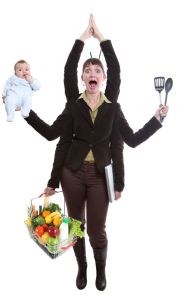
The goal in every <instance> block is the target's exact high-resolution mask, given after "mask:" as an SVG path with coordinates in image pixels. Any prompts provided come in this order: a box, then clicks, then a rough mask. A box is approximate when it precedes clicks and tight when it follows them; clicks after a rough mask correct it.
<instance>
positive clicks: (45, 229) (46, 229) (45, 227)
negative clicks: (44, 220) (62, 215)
mask: <svg viewBox="0 0 185 300" xmlns="http://www.w3.org/2000/svg"><path fill="white" fill-rule="evenodd" d="M42 227H43V228H44V232H46V231H48V224H44V225H42Z"/></svg>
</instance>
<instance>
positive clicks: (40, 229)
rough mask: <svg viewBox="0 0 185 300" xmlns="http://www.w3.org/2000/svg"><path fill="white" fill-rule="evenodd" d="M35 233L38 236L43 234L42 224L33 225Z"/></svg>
mask: <svg viewBox="0 0 185 300" xmlns="http://www.w3.org/2000/svg"><path fill="white" fill-rule="evenodd" d="M35 233H36V235H38V236H42V235H43V234H44V228H43V226H36V227H35Z"/></svg>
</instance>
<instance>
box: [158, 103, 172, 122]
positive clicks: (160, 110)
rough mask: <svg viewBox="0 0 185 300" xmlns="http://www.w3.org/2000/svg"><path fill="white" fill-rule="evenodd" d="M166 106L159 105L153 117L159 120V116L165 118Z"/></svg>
mask: <svg viewBox="0 0 185 300" xmlns="http://www.w3.org/2000/svg"><path fill="white" fill-rule="evenodd" d="M168 110H169V108H168V106H165V105H164V106H161V107H159V108H158V109H157V110H156V113H155V117H156V119H157V120H158V121H159V122H160V120H161V118H165V117H166V116H167V114H168Z"/></svg>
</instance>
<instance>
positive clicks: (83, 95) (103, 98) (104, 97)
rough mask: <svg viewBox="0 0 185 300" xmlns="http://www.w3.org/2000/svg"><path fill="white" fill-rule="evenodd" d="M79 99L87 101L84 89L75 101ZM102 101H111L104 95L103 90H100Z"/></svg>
mask: <svg viewBox="0 0 185 300" xmlns="http://www.w3.org/2000/svg"><path fill="white" fill-rule="evenodd" d="M80 99H83V100H84V101H85V102H88V100H87V95H86V92H85V91H84V92H83V93H82V94H81V95H80V96H79V97H78V99H77V101H78V100H80ZM104 101H105V102H106V103H112V102H111V101H110V100H108V99H107V97H106V96H105V94H104V93H103V92H100V102H101V103H103V102H104Z"/></svg>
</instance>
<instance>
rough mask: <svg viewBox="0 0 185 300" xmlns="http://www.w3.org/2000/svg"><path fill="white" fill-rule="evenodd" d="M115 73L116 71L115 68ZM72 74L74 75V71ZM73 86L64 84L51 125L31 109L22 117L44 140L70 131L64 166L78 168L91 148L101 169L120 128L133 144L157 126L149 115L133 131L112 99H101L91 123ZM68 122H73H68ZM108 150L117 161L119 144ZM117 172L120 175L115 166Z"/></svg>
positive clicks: (112, 93)
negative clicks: (58, 111)
mask: <svg viewBox="0 0 185 300" xmlns="http://www.w3.org/2000/svg"><path fill="white" fill-rule="evenodd" d="M102 45H103V47H105V51H106V48H107V49H108V47H109V46H110V41H106V42H104V43H102ZM108 58H109V59H110V61H111V59H112V58H113V56H111V55H109V56H108ZM112 63H113V59H112ZM118 67H119V65H118ZM72 70H73V71H74V68H72ZM72 70H71V72H72ZM117 71H118V70H117ZM68 73H70V72H68ZM72 74H73V73H72ZM116 74H119V72H117V73H116ZM116 74H114V72H110V74H109V80H110V85H109V86H108V89H107V93H106V96H108V98H109V99H110V100H112V101H114V100H115V98H116V96H115V95H116V93H117V91H118V90H119V87H118V86H117V87H116V89H114V88H112V89H111V88H110V87H111V83H113V82H114V78H117V77H116V76H117V75H116ZM74 75H75V76H76V74H74ZM110 76H111V77H110ZM73 77H74V76H72V78H73ZM111 78H112V80H113V81H112V80H111ZM116 82H119V78H117V79H116V81H115V83H114V85H116ZM67 83H68V84H69V83H71V82H70V80H67V82H66V84H67ZM119 83H120V82H119ZM73 87H74V90H73ZM75 88H76V84H70V86H69V87H68V88H67V90H66V91H68V95H67V97H68V101H69V102H68V103H67V105H66V108H65V110H64V111H63V113H62V114H61V115H60V116H59V117H58V118H57V119H56V121H55V122H54V123H53V125H51V126H49V125H48V124H46V123H45V122H44V121H42V120H41V119H40V118H39V117H38V116H37V115H36V114H35V113H34V112H33V111H31V112H30V115H29V117H28V118H26V121H27V122H28V123H29V124H30V125H31V126H33V127H34V128H35V129H36V130H37V131H38V132H39V133H40V134H41V135H43V136H44V137H45V138H47V139H48V140H53V139H55V138H57V137H59V136H62V137H63V138H64V140H68V139H69V136H70V135H73V140H72V143H71V144H70V142H68V143H67V144H66V145H65V146H66V149H67V151H68V153H67V157H66V159H65V163H64V165H65V166H67V167H68V168H70V169H72V170H78V169H79V168H80V166H81V164H82V162H83V161H84V158H85V157H86V155H87V153H88V152H89V150H90V149H92V151H93V154H94V157H95V160H96V165H97V168H98V170H99V171H100V172H104V167H105V166H106V165H107V164H109V163H110V162H111V153H110V143H111V138H113V137H114V141H115V139H116V136H117V134H118V133H119V132H120V133H121V136H122V138H123V140H124V141H125V142H126V143H127V144H128V145H129V146H131V147H136V146H137V145H139V144H140V143H142V142H144V141H145V140H146V139H147V138H149V137H150V136H151V135H152V134H153V133H154V132H156V131H157V130H158V129H159V128H160V127H161V124H160V122H158V121H157V119H156V118H155V117H153V118H152V119H151V120H150V121H149V122H148V123H147V124H145V126H144V127H143V128H142V129H140V130H139V131H138V132H136V133H134V132H133V130H132V129H131V128H130V126H129V124H128V123H127V121H126V119H125V117H124V115H123V113H122V112H121V109H120V105H119V104H116V103H111V104H108V103H103V104H102V106H101V107H100V108H99V111H98V114H97V117H96V120H95V123H94V124H93V123H92V120H91V117H90V113H89V107H88V106H87V104H86V103H85V102H84V101H83V100H79V101H74V99H77V98H78V96H79V94H78V89H76V90H75ZM118 93H119V92H118ZM117 96H118V94H117ZM70 97H71V98H70ZM74 97H75V98H74ZM70 99H71V101H70ZM116 100H117V99H116ZM71 124H73V125H72V126H71ZM69 144H70V145H69ZM112 145H113V144H112ZM112 151H113V152H114V157H115V158H117V161H119V157H120V149H119V147H118V148H116V147H114V148H112V149H111V152H112ZM60 159H61V157H60ZM118 175H120V174H119V170H118ZM116 190H118V191H119V190H120V191H121V190H122V189H120V188H119V189H118V188H116Z"/></svg>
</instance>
